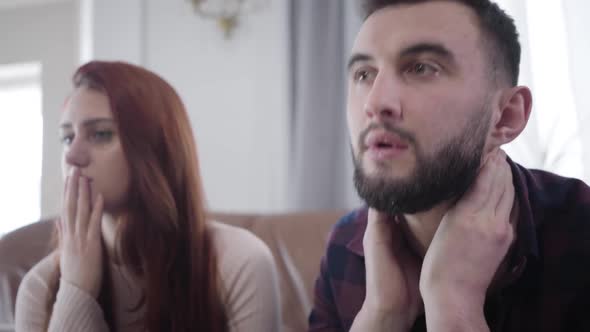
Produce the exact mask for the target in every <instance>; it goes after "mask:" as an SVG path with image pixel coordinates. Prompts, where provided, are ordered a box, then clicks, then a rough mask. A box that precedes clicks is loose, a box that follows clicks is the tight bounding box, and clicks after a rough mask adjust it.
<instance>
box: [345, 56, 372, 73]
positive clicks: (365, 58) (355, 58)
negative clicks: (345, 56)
mask: <svg viewBox="0 0 590 332" xmlns="http://www.w3.org/2000/svg"><path fill="white" fill-rule="evenodd" d="M372 60H373V57H372V56H370V55H368V54H364V53H354V54H353V55H351V56H350V59H349V60H348V65H347V66H346V68H348V70H350V68H352V66H354V65H355V64H356V63H357V62H365V61H372Z"/></svg>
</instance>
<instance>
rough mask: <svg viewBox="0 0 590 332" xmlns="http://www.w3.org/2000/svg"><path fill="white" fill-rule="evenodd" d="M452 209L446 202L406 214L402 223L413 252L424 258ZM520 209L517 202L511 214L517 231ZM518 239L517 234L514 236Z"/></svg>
mask: <svg viewBox="0 0 590 332" xmlns="http://www.w3.org/2000/svg"><path fill="white" fill-rule="evenodd" d="M451 207H452V204H450V203H448V202H445V203H442V204H439V205H437V206H435V207H434V208H432V209H430V210H428V211H426V212H420V213H416V214H405V215H404V219H405V222H403V223H402V225H403V229H404V233H405V237H406V239H407V241H408V245H409V246H410V248H411V250H412V251H413V252H414V253H415V254H417V255H419V256H420V257H424V255H426V251H427V250H428V247H430V243H431V242H432V239H433V238H434V234H435V233H436V230H437V229H438V226H439V225H440V223H441V221H442V219H443V217H444V215H445V214H446V213H447V211H448V210H449V209H450V208H451ZM518 215H519V209H518V204H517V201H516V200H515V201H514V203H513V206H512V210H511V212H510V219H511V223H512V225H513V227H514V228H515V229H516V224H517V223H518ZM514 235H515V236H514V238H515V239H516V235H517V234H516V232H515V234H514Z"/></svg>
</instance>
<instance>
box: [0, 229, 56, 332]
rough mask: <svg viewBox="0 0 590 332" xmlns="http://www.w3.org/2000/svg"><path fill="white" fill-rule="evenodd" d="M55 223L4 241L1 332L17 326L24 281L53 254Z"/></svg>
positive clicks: (0, 266)
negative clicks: (18, 296) (16, 312)
mask: <svg viewBox="0 0 590 332" xmlns="http://www.w3.org/2000/svg"><path fill="white" fill-rule="evenodd" d="M52 230H53V222H52V221H50V220H45V221H40V222H36V223H33V224H30V225H27V226H24V227H22V228H19V229H17V230H15V231H13V232H11V233H8V234H6V235H5V236H3V237H2V238H0V331H2V329H3V328H4V327H6V326H11V325H12V324H14V305H15V301H16V292H17V290H18V286H19V285H20V282H21V279H22V278H23V277H24V276H25V274H26V273H27V271H29V269H31V268H32V267H33V266H34V265H35V264H37V262H39V261H40V260H41V259H42V258H43V257H45V256H47V254H49V252H50V250H51V238H52Z"/></svg>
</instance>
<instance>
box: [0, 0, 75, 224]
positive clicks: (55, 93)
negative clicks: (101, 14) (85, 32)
mask: <svg viewBox="0 0 590 332" xmlns="http://www.w3.org/2000/svg"><path fill="white" fill-rule="evenodd" d="M8 2H9V1H4V2H3V3H2V6H0V47H1V50H0V64H4V63H19V62H28V61H40V62H41V63H42V73H41V76H42V78H41V80H42V89H43V97H42V98H43V100H42V108H43V166H42V168H43V169H42V179H41V195H42V202H41V215H42V216H49V215H53V214H54V213H55V212H56V211H58V207H59V204H60V201H61V189H62V187H63V186H62V184H61V183H62V182H61V172H60V164H59V156H60V148H61V147H60V144H59V139H58V132H57V126H58V123H59V116H60V109H61V106H62V104H63V100H64V97H65V95H66V94H67V92H68V90H69V87H70V76H71V73H72V71H73V70H74V69H75V67H76V64H77V59H78V29H77V27H78V6H77V4H76V3H75V2H74V1H56V0H52V1H47V3H44V4H38V5H35V6H33V5H32V4H30V3H29V2H31V3H32V2H33V1H28V2H25V4H27V6H17V5H16V3H14V4H12V5H10V6H9V3H8ZM13 2H14V1H13ZM36 2H40V1H36ZM2 111H9V110H2ZM15 125H17V126H21V127H22V134H23V135H27V130H28V128H27V124H26V123H18V124H15ZM18 139H19V138H15V144H18ZM3 158H9V160H10V162H19V160H18V156H8V157H6V156H4V157H3ZM9 160H3V162H8V161H9ZM3 203H4V204H6V203H9V202H3ZM31 221H33V220H28V221H26V222H31Z"/></svg>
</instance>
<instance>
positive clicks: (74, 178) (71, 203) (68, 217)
mask: <svg viewBox="0 0 590 332" xmlns="http://www.w3.org/2000/svg"><path fill="white" fill-rule="evenodd" d="M79 177H80V170H79V169H78V168H74V169H73V171H72V173H71V174H70V176H69V177H68V185H67V187H66V197H65V204H64V207H65V211H64V213H63V215H62V216H63V217H64V218H65V220H64V225H63V226H64V231H66V232H68V233H73V232H75V230H76V212H77V211H76V210H77V205H78V178H79Z"/></svg>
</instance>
